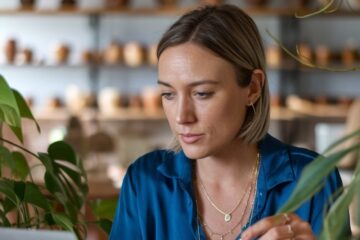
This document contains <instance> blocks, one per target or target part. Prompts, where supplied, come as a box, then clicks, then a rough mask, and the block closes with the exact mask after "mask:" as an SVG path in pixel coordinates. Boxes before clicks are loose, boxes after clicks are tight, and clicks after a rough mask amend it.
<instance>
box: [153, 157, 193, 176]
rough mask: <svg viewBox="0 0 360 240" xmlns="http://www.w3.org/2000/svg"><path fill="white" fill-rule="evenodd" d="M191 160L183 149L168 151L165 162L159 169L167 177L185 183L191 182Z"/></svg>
mask: <svg viewBox="0 0 360 240" xmlns="http://www.w3.org/2000/svg"><path fill="white" fill-rule="evenodd" d="M191 161H192V160H191V159H189V158H188V157H186V156H185V153H184V151H182V150H181V151H179V152H177V153H175V152H173V151H168V152H167V156H166V158H165V160H164V162H163V163H162V164H160V165H159V166H158V168H157V170H158V171H159V172H160V173H162V174H163V175H164V176H165V177H168V178H175V179H179V180H182V181H184V182H185V183H191V180H192V163H191Z"/></svg>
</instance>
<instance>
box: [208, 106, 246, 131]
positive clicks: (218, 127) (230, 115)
mask: <svg viewBox="0 0 360 240" xmlns="http://www.w3.org/2000/svg"><path fill="white" fill-rule="evenodd" d="M214 109H216V110H214ZM202 111H203V113H204V114H203V117H202V119H203V122H204V123H206V125H207V126H208V128H211V129H209V130H211V132H212V133H213V134H215V133H216V134H226V135H227V134H228V132H233V133H234V135H236V134H237V133H238V132H239V131H240V128H241V126H242V123H243V122H244V119H245V113H246V106H244V105H243V104H241V103H239V104H236V103H234V102H233V101H228V102H224V103H222V104H218V105H217V106H216V107H211V109H207V108H202Z"/></svg>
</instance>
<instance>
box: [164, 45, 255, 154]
mask: <svg viewBox="0 0 360 240" xmlns="http://www.w3.org/2000/svg"><path fill="white" fill-rule="evenodd" d="M158 74H159V81H158V83H159V85H160V91H161V95H162V104H163V108H164V111H165V114H166V117H167V119H168V121H169V124H170V127H171V129H172V131H173V132H174V133H175V134H176V136H177V138H178V141H179V142H180V144H181V147H182V149H183V150H184V152H185V154H186V156H187V157H189V158H191V159H200V158H204V157H209V156H215V155H218V154H221V153H222V152H223V151H227V150H229V149H233V148H230V147H231V146H233V144H235V142H239V139H237V135H238V133H239V130H240V128H241V126H242V124H243V122H244V119H245V113H246V108H247V105H248V104H249V103H250V101H249V95H250V91H249V87H245V88H243V87H240V86H239V85H238V84H237V82H236V73H235V69H234V67H233V65H232V64H231V63H229V62H227V61H226V60H224V59H222V58H220V57H218V56H217V55H215V54H214V53H213V52H212V51H211V50H209V49H207V48H204V47H201V46H199V45H196V44H194V43H184V44H181V45H178V46H174V47H170V48H167V49H166V50H165V51H164V52H163V53H162V54H161V56H160V58H159V65H158Z"/></svg>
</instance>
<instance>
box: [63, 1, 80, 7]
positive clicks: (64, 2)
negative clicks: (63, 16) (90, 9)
mask: <svg viewBox="0 0 360 240" xmlns="http://www.w3.org/2000/svg"><path fill="white" fill-rule="evenodd" d="M61 5H62V6H75V5H76V0H61Z"/></svg>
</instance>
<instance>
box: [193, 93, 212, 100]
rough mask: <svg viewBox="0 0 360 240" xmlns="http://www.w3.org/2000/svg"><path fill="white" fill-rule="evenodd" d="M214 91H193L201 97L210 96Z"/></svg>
mask: <svg viewBox="0 0 360 240" xmlns="http://www.w3.org/2000/svg"><path fill="white" fill-rule="evenodd" d="M213 94H214V92H195V95H198V96H199V97H200V98H201V99H206V98H209V97H211V96H212V95H213Z"/></svg>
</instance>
